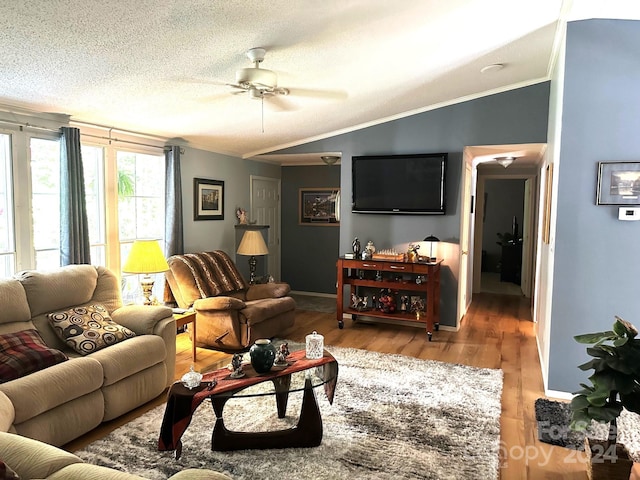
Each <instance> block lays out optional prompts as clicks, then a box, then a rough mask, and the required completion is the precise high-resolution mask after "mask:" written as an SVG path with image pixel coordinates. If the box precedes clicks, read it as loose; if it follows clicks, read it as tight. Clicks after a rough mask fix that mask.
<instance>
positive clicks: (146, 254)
mask: <svg viewBox="0 0 640 480" xmlns="http://www.w3.org/2000/svg"><path fill="white" fill-rule="evenodd" d="M167 270H169V264H168V263H167V260H166V259H165V258H164V255H163V254H162V250H160V245H159V244H158V241H157V240H136V241H134V242H133V245H132V246H131V251H130V252H129V257H128V258H127V261H126V262H125V264H124V266H123V267H122V271H123V272H124V273H139V274H144V277H142V280H140V286H141V287H142V295H143V296H144V304H145V305H151V304H152V302H151V291H152V290H153V283H154V282H153V278H152V277H151V275H150V274H151V273H161V272H166V271H167Z"/></svg>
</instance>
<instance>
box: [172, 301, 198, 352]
mask: <svg viewBox="0 0 640 480" xmlns="http://www.w3.org/2000/svg"><path fill="white" fill-rule="evenodd" d="M173 318H175V320H176V329H177V328H182V327H184V326H185V325H187V324H191V326H190V327H189V329H192V330H191V332H192V334H191V356H192V357H193V361H194V362H195V361H196V312H194V311H191V310H187V311H186V312H184V313H174V314H173Z"/></svg>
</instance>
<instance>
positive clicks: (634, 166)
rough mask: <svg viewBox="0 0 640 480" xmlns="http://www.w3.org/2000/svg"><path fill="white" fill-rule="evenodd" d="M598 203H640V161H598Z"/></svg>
mask: <svg viewBox="0 0 640 480" xmlns="http://www.w3.org/2000/svg"><path fill="white" fill-rule="evenodd" d="M597 204H598V205H640V162H600V163H598V192H597Z"/></svg>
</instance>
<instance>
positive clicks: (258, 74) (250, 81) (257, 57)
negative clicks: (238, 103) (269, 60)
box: [227, 48, 289, 100]
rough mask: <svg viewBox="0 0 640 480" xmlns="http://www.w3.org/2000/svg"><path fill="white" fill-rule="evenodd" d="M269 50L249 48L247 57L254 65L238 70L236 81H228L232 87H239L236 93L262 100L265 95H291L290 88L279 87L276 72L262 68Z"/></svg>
mask: <svg viewBox="0 0 640 480" xmlns="http://www.w3.org/2000/svg"><path fill="white" fill-rule="evenodd" d="M266 53H267V51H266V50H265V49H264V48H252V49H250V50H247V52H246V55H247V58H249V60H250V61H251V63H253V67H248V68H241V69H240V70H238V71H237V72H236V83H228V84H227V85H229V86H230V87H232V88H234V89H237V91H234V92H232V93H233V94H234V95H238V94H244V93H246V94H247V95H249V98H253V99H255V100H262V99H264V98H265V97H274V96H277V95H282V96H285V95H289V89H287V88H282V87H278V76H277V75H276V73H275V72H273V71H271V70H267V69H266V68H260V64H261V63H262V61H263V60H264V56H265V54H266Z"/></svg>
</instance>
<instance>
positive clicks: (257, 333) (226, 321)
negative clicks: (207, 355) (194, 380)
mask: <svg viewBox="0 0 640 480" xmlns="http://www.w3.org/2000/svg"><path fill="white" fill-rule="evenodd" d="M167 262H168V263H169V271H167V272H166V274H165V276H166V278H167V283H168V284H169V287H170V288H171V292H172V293H173V297H174V298H175V300H176V303H177V304H178V306H179V307H181V308H191V307H193V308H194V310H195V311H196V325H197V329H196V332H197V333H196V337H197V338H196V340H195V342H196V346H199V347H203V346H204V347H211V348H214V349H216V350H222V351H228V352H233V351H241V350H246V349H247V348H249V347H250V346H251V345H252V344H253V343H254V342H255V340H257V339H258V338H272V337H274V336H277V335H280V334H282V332H283V331H285V330H286V329H288V328H289V327H291V326H292V325H293V323H294V320H295V308H296V303H295V301H294V300H293V298H291V297H289V296H287V294H288V293H289V291H290V287H289V285H288V284H286V283H265V284H260V285H249V284H247V282H246V281H245V279H244V278H243V277H242V275H241V274H240V272H239V271H238V269H237V268H236V266H235V264H234V263H233V261H232V260H231V259H230V258H229V256H228V255H227V254H226V253H225V252H223V251H222V250H215V251H212V252H200V253H186V254H183V255H173V256H171V257H169V259H168V260H167ZM190 335H192V333H190ZM192 341H193V338H192Z"/></svg>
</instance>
